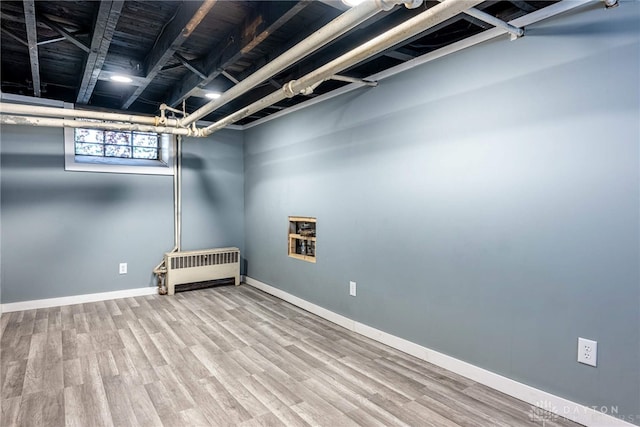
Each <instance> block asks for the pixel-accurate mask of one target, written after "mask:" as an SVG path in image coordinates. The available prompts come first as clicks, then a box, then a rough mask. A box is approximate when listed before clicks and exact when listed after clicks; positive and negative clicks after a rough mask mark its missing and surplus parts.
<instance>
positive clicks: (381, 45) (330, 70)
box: [202, 0, 482, 136]
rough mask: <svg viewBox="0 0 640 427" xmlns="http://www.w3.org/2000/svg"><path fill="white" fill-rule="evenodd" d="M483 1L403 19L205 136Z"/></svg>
mask: <svg viewBox="0 0 640 427" xmlns="http://www.w3.org/2000/svg"><path fill="white" fill-rule="evenodd" d="M479 3H482V0H445V1H443V2H442V3H439V4H437V5H436V6H433V7H432V8H430V9H427V10H426V11H424V12H422V13H421V14H419V15H416V16H414V17H413V18H411V19H409V20H407V21H405V22H403V23H402V24H400V25H398V26H396V27H394V28H392V29H391V30H389V31H387V32H385V33H383V34H381V35H379V36H377V37H375V38H373V39H371V40H369V41H368V42H366V43H364V44H362V45H360V46H359V47H357V48H355V49H353V50H352V51H350V52H348V53H346V54H344V55H342V56H340V57H338V58H336V59H334V60H333V61H331V62H329V63H327V64H325V65H323V66H322V67H320V68H318V69H316V70H315V71H312V72H311V73H309V74H307V75H305V76H304V77H301V78H300V79H298V80H292V81H290V82H289V83H287V84H285V85H284V86H283V87H282V89H280V90H278V91H276V92H273V93H272V94H270V95H268V96H266V97H264V98H262V99H260V100H258V101H256V102H254V103H253V104H251V105H249V106H247V107H245V108H242V109H240V110H238V111H236V112H235V113H233V114H231V115H229V116H227V117H225V118H223V119H221V120H219V121H217V122H216V123H213V124H212V125H210V126H208V127H206V128H204V129H203V130H202V131H203V132H202V134H203V136H208V135H210V134H212V133H213V132H215V131H217V130H219V129H222V128H223V127H225V126H227V125H229V124H231V123H234V122H236V121H238V120H241V119H243V118H245V117H247V116H250V115H251V114H253V113H255V112H257V111H260V110H262V109H263V108H266V107H268V106H270V105H273V104H275V103H277V102H279V101H282V100H283V99H285V98H287V97H288V98H291V97H293V96H295V95H296V94H298V93H300V92H301V91H303V90H305V89H307V88H309V87H312V86H313V85H315V84H317V83H319V82H323V81H325V80H326V79H328V78H330V77H331V76H333V75H334V74H336V73H339V72H340V71H342V70H344V69H346V68H349V67H351V66H353V65H355V64H358V63H359V62H361V61H362V60H364V59H366V58H368V57H370V56H373V55H375V54H377V53H380V52H382V51H384V50H386V49H388V48H390V47H392V46H394V45H396V44H398V43H399V42H401V41H403V40H406V39H408V38H410V37H413V36H415V35H417V34H420V33H421V32H423V31H425V30H427V29H429V28H431V27H433V26H435V25H437V24H439V23H441V22H443V21H446V20H447V19H449V18H451V17H453V16H455V15H457V14H459V13H461V12H463V11H464V10H466V9H468V8H470V7H474V6H476V5H477V4H479Z"/></svg>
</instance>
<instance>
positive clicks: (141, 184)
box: [0, 126, 244, 303]
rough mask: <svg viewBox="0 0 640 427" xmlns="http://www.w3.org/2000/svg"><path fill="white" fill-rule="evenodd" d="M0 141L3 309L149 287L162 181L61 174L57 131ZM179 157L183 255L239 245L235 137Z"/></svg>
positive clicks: (166, 207)
mask: <svg viewBox="0 0 640 427" xmlns="http://www.w3.org/2000/svg"><path fill="white" fill-rule="evenodd" d="M0 137H1V138H2V145H1V162H2V163H1V166H2V168H1V172H0V174H1V175H0V177H1V181H2V184H1V193H0V194H1V203H2V214H1V215H2V217H1V225H2V231H1V235H0V239H1V245H2V246H1V251H2V252H1V253H2V258H1V265H0V270H1V279H0V280H1V281H0V286H1V287H2V302H3V303H10V302H16V301H27V300H34V299H43V298H53V297H62V296H72V295H80V294H89V293H95V292H108V291H115V290H123V289H133V288H141V287H145V286H153V285H154V281H153V276H152V273H151V271H152V269H153V267H154V266H155V265H156V264H157V263H158V262H160V261H161V260H162V256H163V254H164V252H167V251H169V250H171V248H172V247H173V201H172V200H173V199H172V194H173V181H172V179H173V178H172V177H170V176H155V175H154V176H151V175H129V174H126V175H125V174H111V173H89V172H67V171H65V170H64V153H63V131H62V129H54V128H27V127H19V126H3V127H2V130H1V134H0ZM183 157H184V173H183V181H184V182H183V184H184V185H183V215H184V224H183V239H182V243H183V247H184V249H201V248H209V247H219V246H239V247H240V248H241V249H242V246H243V243H244V234H243V227H244V224H243V219H242V212H243V196H242V194H243V169H242V168H243V148H242V133H241V132H238V131H224V132H220V133H217V134H215V135H213V136H212V137H210V138H208V139H206V140H199V141H197V143H196V142H195V141H193V140H191V141H186V142H185V143H184V152H183ZM120 262H126V263H128V270H129V271H128V274H126V275H120V274H118V264H119V263H120Z"/></svg>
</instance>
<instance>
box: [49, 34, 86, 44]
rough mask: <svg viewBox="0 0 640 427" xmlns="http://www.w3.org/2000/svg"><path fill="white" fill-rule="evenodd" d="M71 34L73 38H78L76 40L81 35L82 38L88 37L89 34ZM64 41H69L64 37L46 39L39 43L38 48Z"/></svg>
mask: <svg viewBox="0 0 640 427" xmlns="http://www.w3.org/2000/svg"><path fill="white" fill-rule="evenodd" d="M69 34H71V35H72V36H73V37H76V38H77V37H78V36H80V35H82V36H86V35H87V33H85V32H80V31H79V32H71V33H69ZM63 40H67V38H66V37H64V36H60V37H51V38H45V39H42V40H40V41H39V42H38V46H42V45H45V44H49V43H57V42H61V41H63Z"/></svg>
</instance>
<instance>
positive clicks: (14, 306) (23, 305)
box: [0, 287, 158, 313]
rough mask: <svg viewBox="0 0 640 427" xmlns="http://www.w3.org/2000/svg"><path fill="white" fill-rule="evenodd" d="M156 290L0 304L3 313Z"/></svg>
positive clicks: (80, 302) (115, 292) (127, 290)
mask: <svg viewBox="0 0 640 427" xmlns="http://www.w3.org/2000/svg"><path fill="white" fill-rule="evenodd" d="M157 292H158V288H156V287H148V288H136V289H124V290H122V291H112V292H100V293H97V294H84V295H73V296H70V297H59V298H47V299H37V300H31V301H20V302H10V303H6V304H2V305H1V307H2V309H1V310H0V311H2V312H3V313H10V312H12V311H22V310H34V309H37V308H49V307H59V306H63V305H73V304H82V303H85V302H97V301H106V300H110V299H117V298H129V297H139V296H143V295H153V294H155V293H157Z"/></svg>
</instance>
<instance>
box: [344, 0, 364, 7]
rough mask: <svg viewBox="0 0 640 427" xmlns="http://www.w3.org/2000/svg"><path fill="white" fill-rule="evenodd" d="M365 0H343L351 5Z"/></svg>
mask: <svg viewBox="0 0 640 427" xmlns="http://www.w3.org/2000/svg"><path fill="white" fill-rule="evenodd" d="M364 1H365V0H342V3H344V4H346V5H347V6H349V7H354V6H357V5H359V4H360V3H363V2H364Z"/></svg>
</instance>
